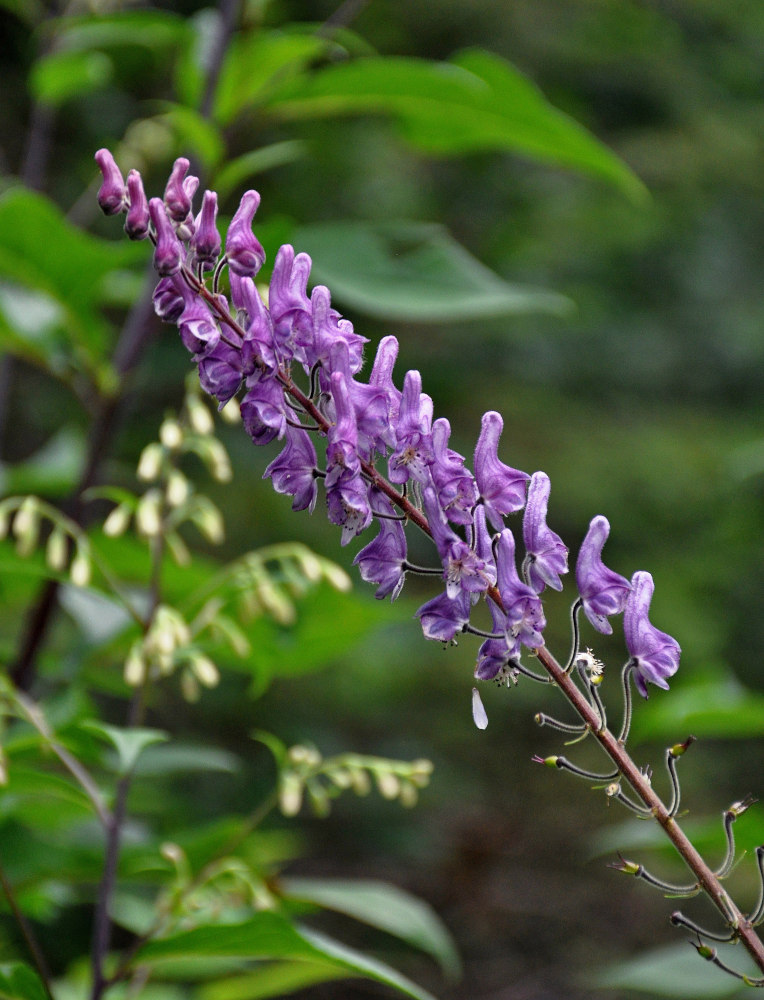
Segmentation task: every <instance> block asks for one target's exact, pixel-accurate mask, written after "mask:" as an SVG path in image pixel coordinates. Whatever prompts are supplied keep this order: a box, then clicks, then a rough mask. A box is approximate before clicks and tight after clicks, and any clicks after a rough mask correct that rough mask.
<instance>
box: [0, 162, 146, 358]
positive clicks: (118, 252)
mask: <svg viewBox="0 0 764 1000" xmlns="http://www.w3.org/2000/svg"><path fill="white" fill-rule="evenodd" d="M95 173H96V171H95V170H94V176H95ZM145 253H146V248H145V247H143V246H141V245H140V244H132V243H130V242H128V241H122V242H120V243H109V242H107V241H106V240H101V239H98V238H96V237H94V236H90V235H88V234H86V233H83V232H81V231H80V230H78V229H76V228H75V227H74V226H72V225H71V223H69V222H68V221H67V219H66V218H65V216H64V215H63V213H62V212H61V210H60V209H59V208H58V207H57V206H56V205H54V204H53V202H51V201H49V200H48V199H47V198H44V197H43V196H42V195H39V194H36V193H34V192H32V191H27V190H25V189H23V188H11V189H10V190H9V191H6V192H5V193H4V194H3V195H2V197H0V279H2V278H5V279H6V280H7V281H8V282H12V283H13V285H14V286H15V287H18V286H22V287H23V288H25V289H29V290H30V291H32V292H33V293H34V294H35V295H39V294H40V293H42V295H43V296H45V297H47V298H48V299H49V300H52V301H53V303H54V304H55V307H56V309H57V310H58V313H59V315H58V317H57V320H56V326H57V327H60V328H62V329H63V333H64V337H65V339H64V338H62V339H61V346H60V348H59V353H63V352H65V356H64V358H61V357H59V358H55V357H54V358H53V359H52V360H51V361H50V362H49V367H50V368H52V369H53V370H54V371H60V369H61V368H62V367H63V365H64V364H68V365H71V366H72V367H75V368H85V369H86V370H88V369H89V370H91V374H92V373H93V372H95V370H96V369H98V367H99V366H100V365H101V364H102V363H103V359H104V357H105V355H106V353H107V350H108V348H109V346H110V344H109V341H110V330H111V327H110V325H109V324H108V323H107V322H106V320H105V319H104V317H103V316H102V315H101V313H100V311H99V305H100V303H101V302H102V299H103V293H102V284H103V282H104V281H105V279H106V276H107V275H108V274H110V273H111V272H112V271H113V270H114V269H117V268H124V267H127V266H129V264H130V263H131V262H133V261H138V260H141V259H143V258H144V257H145ZM0 312H2V313H3V316H4V322H3V323H2V324H0V334H1V333H2V331H3V327H4V328H5V330H6V333H8V330H9V328H10V330H11V331H12V332H13V334H14V335H15V337H17V338H18V339H20V340H21V341H28V342H31V344H32V347H33V348H34V349H35V352H36V354H37V355H40V354H41V353H42V354H43V356H45V354H47V353H48V352H50V351H52V344H51V343H50V341H46V340H45V339H43V340H42V342H41V343H40V342H39V340H38V338H37V335H36V334H35V333H34V332H30V331H29V330H28V329H27V327H25V326H24V325H23V324H21V323H19V321H18V317H14V315H13V313H12V311H9V309H8V308H7V302H5V301H3V299H2V298H0ZM14 319H15V322H14ZM51 322H52V320H51ZM9 346H12V345H9ZM40 348H42V350H41V349H40Z"/></svg>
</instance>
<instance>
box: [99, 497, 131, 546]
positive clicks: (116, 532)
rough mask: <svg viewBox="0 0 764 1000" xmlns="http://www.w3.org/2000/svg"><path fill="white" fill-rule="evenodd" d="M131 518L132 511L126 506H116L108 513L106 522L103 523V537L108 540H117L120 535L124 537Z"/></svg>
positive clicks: (122, 504) (121, 504)
mask: <svg viewBox="0 0 764 1000" xmlns="http://www.w3.org/2000/svg"><path fill="white" fill-rule="evenodd" d="M131 516H132V511H131V509H130V507H129V506H128V505H127V504H124V503H120V504H117V506H116V507H115V508H114V509H113V510H111V511H109V514H108V516H107V517H106V520H105V521H104V522H103V533H104V535H106V536H107V537H108V538H118V537H119V536H120V535H124V533H125V532H126V531H127V528H128V525H129V524H130V517H131Z"/></svg>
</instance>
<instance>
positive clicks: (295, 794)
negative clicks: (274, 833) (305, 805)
mask: <svg viewBox="0 0 764 1000" xmlns="http://www.w3.org/2000/svg"><path fill="white" fill-rule="evenodd" d="M301 806H302V782H301V781H300V780H299V778H298V777H297V776H296V775H295V774H293V773H292V772H287V773H286V774H284V775H283V776H282V779H281V785H280V787H279V808H280V809H281V811H282V813H283V814H284V815H285V816H296V815H297V813H298V812H299V811H300V807H301Z"/></svg>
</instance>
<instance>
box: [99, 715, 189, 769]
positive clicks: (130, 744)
mask: <svg viewBox="0 0 764 1000" xmlns="http://www.w3.org/2000/svg"><path fill="white" fill-rule="evenodd" d="M82 728H83V729H87V730H89V731H90V732H93V733H96V734H97V735H98V736H101V737H102V738H103V739H104V740H106V741H107V742H109V743H111V745H112V746H113V747H114V749H115V750H116V751H117V758H118V761H119V765H118V771H117V773H118V774H120V775H125V774H128V773H129V772H130V771H132V769H133V767H134V766H135V763H136V761H137V760H138V757H139V756H140V754H141V752H142V751H143V750H144V749H145V748H146V747H148V746H151V744H152V743H162V742H164V741H165V740H168V739H169V738H170V737H169V735H168V733H165V732H162V730H161V729H139V728H137V727H136V728H134V729H122V728H120V727H118V726H110V725H108V724H107V723H105V722H99V721H98V720H97V719H87V720H86V721H85V722H83V723H82Z"/></svg>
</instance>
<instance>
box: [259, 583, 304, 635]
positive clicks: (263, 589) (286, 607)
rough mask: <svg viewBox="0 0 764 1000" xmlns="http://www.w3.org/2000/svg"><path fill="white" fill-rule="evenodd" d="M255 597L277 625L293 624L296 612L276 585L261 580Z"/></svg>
mask: <svg viewBox="0 0 764 1000" xmlns="http://www.w3.org/2000/svg"><path fill="white" fill-rule="evenodd" d="M257 598H258V600H259V602H260V604H261V605H262V607H263V608H264V609H265V611H267V612H268V614H269V615H270V616H271V618H273V619H274V621H276V622H277V623H278V624H279V625H291V624H293V622H294V620H295V617H296V614H295V609H294V605H293V604H292V602H291V601H290V600H289V598H288V597H287V596H286V595H285V594H284V593H283V592H282V591H281V590H279V588H278V587H275V586H274V585H273V584H272V583H270V581H267V582H266V581H265V580H264V581H263V582H262V583H261V584H260V586H258V588H257Z"/></svg>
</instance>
